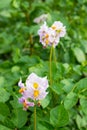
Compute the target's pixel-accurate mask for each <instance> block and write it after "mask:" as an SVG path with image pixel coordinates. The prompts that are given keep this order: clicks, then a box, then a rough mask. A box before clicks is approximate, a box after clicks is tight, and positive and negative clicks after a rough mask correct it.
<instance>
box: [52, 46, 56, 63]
mask: <svg viewBox="0 0 87 130" xmlns="http://www.w3.org/2000/svg"><path fill="white" fill-rule="evenodd" d="M53 60H54V62H55V64H56V52H55V48H54V47H53Z"/></svg>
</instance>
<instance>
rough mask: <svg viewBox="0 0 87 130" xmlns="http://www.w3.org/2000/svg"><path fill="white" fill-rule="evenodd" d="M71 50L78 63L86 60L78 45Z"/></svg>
mask: <svg viewBox="0 0 87 130" xmlns="http://www.w3.org/2000/svg"><path fill="white" fill-rule="evenodd" d="M73 52H74V55H75V57H76V59H77V61H78V62H79V63H82V62H84V61H85V60H86V57H85V54H84V52H83V51H82V50H81V49H80V48H78V47H76V48H74V49H73Z"/></svg>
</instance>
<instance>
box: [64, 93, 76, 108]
mask: <svg viewBox="0 0 87 130" xmlns="http://www.w3.org/2000/svg"><path fill="white" fill-rule="evenodd" d="M77 101H78V96H77V94H76V93H73V92H70V93H69V94H68V95H67V96H66V98H65V100H64V106H65V108H66V109H70V108H72V107H73V106H74V105H75V104H76V103H77Z"/></svg>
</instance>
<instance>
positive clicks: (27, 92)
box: [18, 73, 48, 110]
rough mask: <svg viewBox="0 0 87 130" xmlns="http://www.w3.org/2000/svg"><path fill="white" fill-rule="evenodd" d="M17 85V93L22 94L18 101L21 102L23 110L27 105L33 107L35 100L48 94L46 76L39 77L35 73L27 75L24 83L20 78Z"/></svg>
mask: <svg viewBox="0 0 87 130" xmlns="http://www.w3.org/2000/svg"><path fill="white" fill-rule="evenodd" d="M18 86H19V87H20V90H19V93H21V94H22V97H21V98H19V102H20V103H22V104H23V107H24V110H27V109H28V107H29V106H31V107H33V106H34V105H35V102H36V101H39V100H42V99H44V98H45V97H46V95H47V94H48V92H46V89H47V88H48V80H47V77H44V78H41V77H39V76H37V75H36V74H35V73H31V74H30V75H29V76H28V78H27V79H26V82H25V85H24V83H22V80H20V81H19V83H18Z"/></svg>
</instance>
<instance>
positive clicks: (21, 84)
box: [18, 79, 25, 88]
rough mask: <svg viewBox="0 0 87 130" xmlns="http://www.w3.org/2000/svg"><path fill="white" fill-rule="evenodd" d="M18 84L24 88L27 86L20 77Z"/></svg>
mask: <svg viewBox="0 0 87 130" xmlns="http://www.w3.org/2000/svg"><path fill="white" fill-rule="evenodd" d="M18 86H19V87H20V88H24V87H25V85H24V83H22V80H21V79H20V81H19V82H18Z"/></svg>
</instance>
